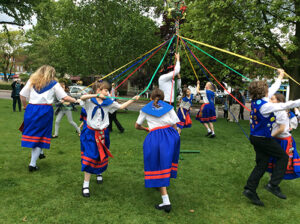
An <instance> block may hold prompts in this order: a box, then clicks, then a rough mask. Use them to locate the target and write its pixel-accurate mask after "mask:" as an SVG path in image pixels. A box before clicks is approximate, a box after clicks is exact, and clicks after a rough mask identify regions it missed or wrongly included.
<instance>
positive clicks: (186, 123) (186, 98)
mask: <svg viewBox="0 0 300 224" xmlns="http://www.w3.org/2000/svg"><path fill="white" fill-rule="evenodd" d="M193 97H194V96H193V94H191V90H190V89H188V88H184V89H183V90H182V99H181V102H180V105H179V108H178V112H177V116H178V118H179V120H180V122H178V123H177V130H178V133H179V135H180V134H181V130H182V129H183V128H190V127H191V126H192V120H191V116H190V109H191V106H192V100H193Z"/></svg>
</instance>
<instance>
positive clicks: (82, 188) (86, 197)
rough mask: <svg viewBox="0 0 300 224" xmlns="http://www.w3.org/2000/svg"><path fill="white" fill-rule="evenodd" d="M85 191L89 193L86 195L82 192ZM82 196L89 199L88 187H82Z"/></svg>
mask: <svg viewBox="0 0 300 224" xmlns="http://www.w3.org/2000/svg"><path fill="white" fill-rule="evenodd" d="M85 189H88V190H89V192H88V193H84V192H83V191H84V190H85ZM82 196H83V197H86V198H88V197H90V188H89V187H83V188H82Z"/></svg>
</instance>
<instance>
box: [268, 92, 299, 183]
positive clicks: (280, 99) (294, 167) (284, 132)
mask: <svg viewBox="0 0 300 224" xmlns="http://www.w3.org/2000/svg"><path fill="white" fill-rule="evenodd" d="M271 102H272V103H284V102H285V97H284V95H282V94H281V93H276V94H275V95H273V96H272V98H271ZM275 116H276V122H275V123H274V125H273V129H272V137H275V140H276V141H277V142H278V143H279V144H280V145H281V148H282V149H283V150H284V151H285V153H286V154H287V155H288V156H289V161H288V165H287V169H286V171H285V175H284V177H283V179H286V180H291V179H295V178H299V177H300V157H299V155H298V152H297V149H296V142H295V140H294V138H293V137H292V135H291V134H290V132H289V129H290V128H289V117H288V113H287V112H286V111H278V112H275ZM275 166H276V159H275V158H271V159H270V162H269V165H268V171H269V172H270V173H272V172H273V169H274V168H275Z"/></svg>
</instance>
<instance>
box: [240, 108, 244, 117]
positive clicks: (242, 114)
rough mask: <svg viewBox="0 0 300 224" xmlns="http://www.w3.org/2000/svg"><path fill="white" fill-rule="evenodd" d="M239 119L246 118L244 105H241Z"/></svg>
mask: <svg viewBox="0 0 300 224" xmlns="http://www.w3.org/2000/svg"><path fill="white" fill-rule="evenodd" d="M239 119H240V120H244V107H242V106H241V107H240V113H239Z"/></svg>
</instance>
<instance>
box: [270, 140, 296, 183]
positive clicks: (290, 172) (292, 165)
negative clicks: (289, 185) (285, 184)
mask: <svg viewBox="0 0 300 224" xmlns="http://www.w3.org/2000/svg"><path fill="white" fill-rule="evenodd" d="M275 140H276V141H277V142H278V143H279V144H280V145H281V147H282V149H283V150H284V151H285V152H286V154H287V155H288V156H289V161H288V165H287V169H286V171H285V174H284V177H283V179H285V180H292V179H296V178H299V177H300V157H299V154H298V152H297V149H296V142H295V140H294V138H293V137H292V136H290V137H287V138H275ZM275 166H276V158H273V157H271V158H270V160H269V164H268V169H267V171H268V172H270V173H272V172H273V169H274V167H275Z"/></svg>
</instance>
